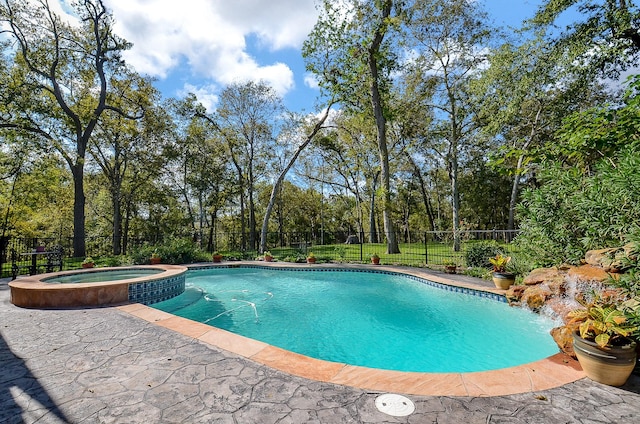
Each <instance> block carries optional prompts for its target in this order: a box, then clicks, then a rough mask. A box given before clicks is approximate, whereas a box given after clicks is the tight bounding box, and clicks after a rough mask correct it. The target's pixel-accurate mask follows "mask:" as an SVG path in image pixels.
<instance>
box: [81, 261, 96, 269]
mask: <svg viewBox="0 0 640 424" xmlns="http://www.w3.org/2000/svg"><path fill="white" fill-rule="evenodd" d="M93 266H94V263H93V262H87V263H86V264H82V268H85V269H87V268H93Z"/></svg>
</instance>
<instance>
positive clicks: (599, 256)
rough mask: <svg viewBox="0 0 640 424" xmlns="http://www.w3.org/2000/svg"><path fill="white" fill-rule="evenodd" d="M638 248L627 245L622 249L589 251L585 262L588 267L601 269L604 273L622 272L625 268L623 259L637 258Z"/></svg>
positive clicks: (631, 244)
mask: <svg viewBox="0 0 640 424" xmlns="http://www.w3.org/2000/svg"><path fill="white" fill-rule="evenodd" d="M637 255H638V246H637V245H636V244H635V243H628V244H626V245H624V246H623V247H617V248H613V247H612V248H608V249H595V250H589V251H588V252H587V253H586V254H585V256H584V259H585V262H586V263H587V264H589V265H593V266H597V267H602V269H603V270H605V271H606V272H615V273H618V272H622V271H623V270H624V268H625V259H627V258H630V259H632V260H633V258H637Z"/></svg>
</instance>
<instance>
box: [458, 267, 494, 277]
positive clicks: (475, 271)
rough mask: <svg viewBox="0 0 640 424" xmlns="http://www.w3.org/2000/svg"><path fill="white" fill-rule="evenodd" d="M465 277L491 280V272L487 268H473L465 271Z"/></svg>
mask: <svg viewBox="0 0 640 424" xmlns="http://www.w3.org/2000/svg"><path fill="white" fill-rule="evenodd" d="M464 275H468V276H470V277H476V278H484V279H489V278H490V277H491V272H490V271H489V270H488V269H487V268H485V267H472V268H467V269H465V270H464Z"/></svg>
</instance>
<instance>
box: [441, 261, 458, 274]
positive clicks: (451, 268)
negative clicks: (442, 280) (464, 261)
mask: <svg viewBox="0 0 640 424" xmlns="http://www.w3.org/2000/svg"><path fill="white" fill-rule="evenodd" d="M442 265H444V272H446V273H447V274H455V273H456V269H457V268H458V264H457V263H456V261H455V260H453V259H445V260H443V261H442Z"/></svg>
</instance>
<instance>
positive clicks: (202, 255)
mask: <svg viewBox="0 0 640 424" xmlns="http://www.w3.org/2000/svg"><path fill="white" fill-rule="evenodd" d="M154 252H155V253H157V254H158V256H160V258H162V263H164V264H176V265H179V264H190V263H194V262H207V261H210V260H211V255H210V254H208V253H206V252H203V251H202V250H200V248H199V247H198V246H196V245H195V244H193V242H192V241H191V240H190V239H173V240H169V241H168V242H167V243H165V244H161V245H156V246H151V245H146V246H142V247H140V248H139V249H138V250H136V251H135V252H134V253H133V254H132V255H131V259H132V261H133V263H134V264H148V263H149V262H150V261H149V259H150V258H151V254H153V253H154Z"/></svg>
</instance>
